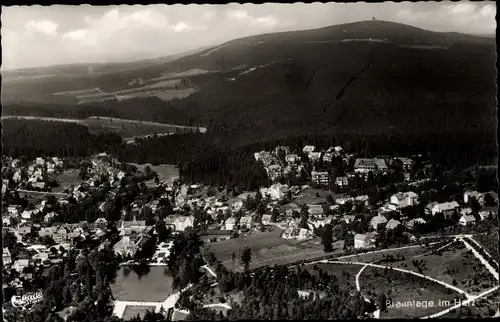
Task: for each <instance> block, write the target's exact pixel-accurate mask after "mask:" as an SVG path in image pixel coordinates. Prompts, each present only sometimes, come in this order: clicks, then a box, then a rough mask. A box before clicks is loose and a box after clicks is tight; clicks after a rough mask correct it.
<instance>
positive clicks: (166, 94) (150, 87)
mask: <svg viewBox="0 0 500 322" xmlns="http://www.w3.org/2000/svg"><path fill="white" fill-rule="evenodd" d="M182 76H183V75H182V73H180V74H170V75H164V76H161V77H157V78H154V79H144V80H142V79H140V78H139V79H140V81H132V82H129V84H128V85H126V87H125V88H124V87H123V86H120V88H119V89H116V90H115V91H103V90H102V89H101V88H99V87H95V88H89V89H85V90H78V91H66V92H57V93H54V94H52V95H55V96H64V97H69V98H73V99H76V100H77V101H78V104H85V103H92V102H104V101H107V100H118V101H120V100H126V99H133V98H136V97H149V96H156V97H158V98H160V99H162V100H165V101H169V100H173V99H176V98H177V99H182V98H185V97H188V96H190V95H192V94H194V93H196V92H197V89H196V88H194V87H192V86H189V85H188V84H185V83H184V82H183V80H182V79H180V78H177V77H182ZM187 76H192V75H187Z"/></svg>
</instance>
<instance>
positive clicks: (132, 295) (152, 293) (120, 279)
mask: <svg viewBox="0 0 500 322" xmlns="http://www.w3.org/2000/svg"><path fill="white" fill-rule="evenodd" d="M124 269H125V268H124V267H122V268H121V269H120V270H119V271H118V274H117V277H116V281H115V282H114V283H113V284H112V285H111V291H112V292H113V296H114V297H115V299H116V300H118V301H141V302H160V301H164V300H165V299H166V298H167V297H168V296H169V295H171V294H172V293H173V292H172V282H173V279H172V277H170V276H168V275H165V274H164V268H163V267H154V266H153V267H151V269H150V271H149V273H148V274H147V275H145V276H142V277H141V278H139V276H138V275H137V274H136V273H135V272H134V271H133V270H131V271H130V273H129V274H128V275H127V276H125V275H126V274H125V273H124Z"/></svg>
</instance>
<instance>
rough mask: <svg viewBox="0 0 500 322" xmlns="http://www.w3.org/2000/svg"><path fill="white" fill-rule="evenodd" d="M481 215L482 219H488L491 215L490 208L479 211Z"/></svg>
mask: <svg viewBox="0 0 500 322" xmlns="http://www.w3.org/2000/svg"><path fill="white" fill-rule="evenodd" d="M479 216H481V220H485V219H488V218H490V216H491V211H489V210H481V211H480V212H479Z"/></svg>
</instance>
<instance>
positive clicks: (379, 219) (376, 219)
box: [370, 215, 387, 229]
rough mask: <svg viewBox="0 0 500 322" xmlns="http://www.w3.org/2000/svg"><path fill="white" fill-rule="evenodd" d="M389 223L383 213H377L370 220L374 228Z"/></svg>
mask: <svg viewBox="0 0 500 322" xmlns="http://www.w3.org/2000/svg"><path fill="white" fill-rule="evenodd" d="M385 223H387V219H386V218H385V217H384V216H382V215H377V216H375V217H373V218H372V219H371V220H370V225H371V226H372V227H373V229H377V228H378V227H379V225H382V224H385Z"/></svg>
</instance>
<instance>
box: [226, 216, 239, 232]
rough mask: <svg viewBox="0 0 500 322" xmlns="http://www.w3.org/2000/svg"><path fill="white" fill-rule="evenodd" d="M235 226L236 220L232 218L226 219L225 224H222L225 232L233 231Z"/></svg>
mask: <svg viewBox="0 0 500 322" xmlns="http://www.w3.org/2000/svg"><path fill="white" fill-rule="evenodd" d="M235 225H236V219H235V218H234V217H230V218H228V219H226V222H225V223H224V226H225V227H226V230H233V229H234V226H235Z"/></svg>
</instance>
